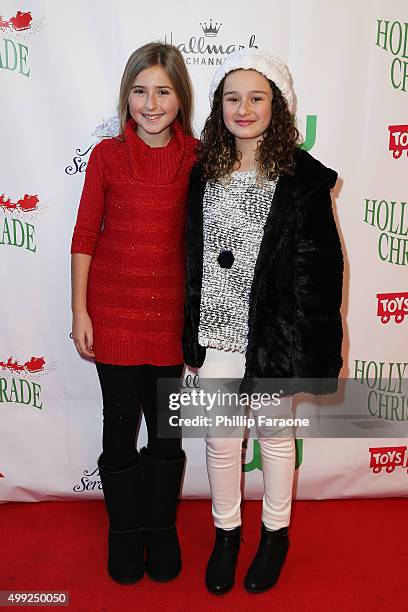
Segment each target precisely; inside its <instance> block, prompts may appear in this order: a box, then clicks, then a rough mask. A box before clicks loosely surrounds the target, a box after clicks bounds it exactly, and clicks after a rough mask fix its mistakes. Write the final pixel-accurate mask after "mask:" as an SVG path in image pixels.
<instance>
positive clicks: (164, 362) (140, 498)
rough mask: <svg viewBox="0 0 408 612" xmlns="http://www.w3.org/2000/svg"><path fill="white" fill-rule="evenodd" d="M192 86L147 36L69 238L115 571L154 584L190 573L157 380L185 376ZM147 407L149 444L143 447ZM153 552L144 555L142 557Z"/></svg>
mask: <svg viewBox="0 0 408 612" xmlns="http://www.w3.org/2000/svg"><path fill="white" fill-rule="evenodd" d="M191 108H192V92H191V84H190V80H189V76H188V72H187V69H186V66H185V64H184V61H183V58H182V55H181V53H180V52H179V51H178V50H177V49H176V48H175V47H173V46H171V45H165V44H161V43H149V44H147V45H144V46H143V47H141V48H140V49H137V50H136V51H135V52H134V53H133V54H132V55H131V56H130V58H129V60H128V62H127V65H126V67H125V71H124V73H123V77H122V82H121V87H120V95H119V107H118V112H119V119H120V135H119V137H116V138H109V139H105V140H102V142H100V143H99V144H97V145H96V146H95V148H94V149H93V151H92V153H91V156H90V159H89V163H88V168H87V172H86V178H85V184H84V188H83V192H82V197H81V201H80V206H79V211H78V217H77V222H76V225H75V229H74V234H73V238H72V247H71V253H72V311H73V326H72V337H73V339H74V342H75V345H76V347H77V349H78V351H79V353H80V354H81V355H82V356H83V357H86V358H93V359H95V362H96V368H97V372H98V376H99V380H100V384H101V389H102V396H103V417H104V419H103V442H102V447H103V452H102V455H101V456H100V458H99V461H98V465H99V472H100V477H101V482H102V486H103V491H104V496H105V503H106V508H107V511H108V515H109V524H110V529H109V539H108V543H109V560H108V571H109V574H110V576H111V577H112V578H113V579H114V580H116V581H117V582H121V583H132V582H136V581H137V580H139V579H140V578H141V577H142V576H143V574H144V571H145V569H146V571H147V573H148V575H149V576H150V577H151V578H153V579H154V580H157V581H167V580H171V579H173V578H175V577H176V576H177V575H178V574H179V572H180V570H181V555H180V547H179V542H178V538H177V531H176V526H175V515H176V504H177V500H178V496H179V490H180V485H181V480H182V474H183V469H184V463H185V455H184V452H183V450H182V449H181V446H180V438H179V437H178V438H174V439H170V438H161V437H158V434H157V422H158V419H159V418H160V411H163V410H166V409H168V406H166V405H160V403H159V402H158V401H157V390H156V387H157V382H158V380H159V379H163V378H173V379H178V378H180V376H181V373H182V367H183V353H182V348H181V336H182V329H183V301H184V268H185V263H184V231H185V214H186V212H185V206H186V195H187V188H188V178H189V174H190V170H191V167H192V165H193V163H194V161H195V147H196V140H195V139H194V138H193V137H192V130H191V123H190V121H191ZM141 411H143V414H144V417H145V420H146V425H147V431H148V443H147V447H146V448H144V449H142V450H141V452H140V454H139V453H138V451H137V450H136V435H137V429H138V425H139V421H140V416H141ZM145 553H146V559H145Z"/></svg>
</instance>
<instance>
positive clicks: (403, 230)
mask: <svg viewBox="0 0 408 612" xmlns="http://www.w3.org/2000/svg"><path fill="white" fill-rule="evenodd" d="M364 204H365V205H364V209H365V213H364V223H367V224H368V225H371V226H372V227H375V228H377V229H378V230H380V232H381V233H380V235H379V237H378V244H377V254H378V257H379V259H380V260H381V261H384V262H387V263H391V264H394V265H397V266H406V265H407V264H408V207H407V203H406V202H401V201H399V202H398V201H397V200H393V201H388V200H374V199H370V198H365V200H364Z"/></svg>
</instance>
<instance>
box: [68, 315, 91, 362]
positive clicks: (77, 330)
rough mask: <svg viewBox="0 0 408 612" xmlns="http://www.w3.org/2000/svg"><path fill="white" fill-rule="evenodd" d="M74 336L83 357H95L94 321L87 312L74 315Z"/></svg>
mask: <svg viewBox="0 0 408 612" xmlns="http://www.w3.org/2000/svg"><path fill="white" fill-rule="evenodd" d="M72 338H73V340H74V342H75V346H76V348H77V350H78V353H79V354H80V355H81V357H87V358H88V359H89V358H91V359H95V353H94V352H93V327H92V321H91V317H90V316H89V314H88V313H87V312H83V313H78V314H74V315H73V317H72Z"/></svg>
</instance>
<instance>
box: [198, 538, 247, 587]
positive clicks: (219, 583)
mask: <svg viewBox="0 0 408 612" xmlns="http://www.w3.org/2000/svg"><path fill="white" fill-rule="evenodd" d="M215 533H216V535H215V544H214V548H213V551H212V553H211V557H210V559H209V561H208V565H207V571H206V575H205V584H206V585H207V589H208V590H209V591H210V592H211V593H213V594H214V595H222V594H223V593H227V592H228V591H230V590H231V589H232V587H233V586H234V582H235V568H236V566H237V560H238V552H239V547H240V544H241V527H236V528H235V529H231V530H227V529H221V528H219V527H216V528H215Z"/></svg>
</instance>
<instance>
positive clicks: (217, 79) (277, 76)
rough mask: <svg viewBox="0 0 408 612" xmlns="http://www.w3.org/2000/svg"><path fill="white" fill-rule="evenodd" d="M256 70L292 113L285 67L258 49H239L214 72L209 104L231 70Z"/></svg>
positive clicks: (290, 89) (290, 95) (292, 106)
mask: <svg viewBox="0 0 408 612" xmlns="http://www.w3.org/2000/svg"><path fill="white" fill-rule="evenodd" d="M240 69H241V70H242V69H243V70H257V72H260V73H261V74H263V75H264V76H265V77H266V78H267V79H270V80H271V81H273V82H274V83H275V85H276V86H277V87H279V89H280V90H281V92H282V95H283V97H284V98H286V101H287V103H288V107H289V112H291V113H293V112H294V95H293V89H292V82H291V77H290V74H289V70H288V69H287V67H286V65H285V64H284V63H283V62H282V61H281V60H280V59H279V58H277V57H276V56H274V55H272V54H271V53H269V52H268V51H260V50H259V49H253V48H251V49H240V50H239V51H234V53H231V54H230V55H227V57H226V58H225V60H224V63H223V64H221V66H220V67H219V68H218V69H217V70H216V72H215V74H214V77H213V80H212V82H211V87H210V103H211V104H212V101H213V98H214V93H215V90H216V89H217V87H218V85H219V84H220V83H221V81H222V79H223V78H224V77H225V75H226V74H228V73H229V72H231V71H232V70H240Z"/></svg>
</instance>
